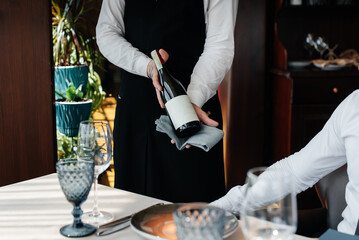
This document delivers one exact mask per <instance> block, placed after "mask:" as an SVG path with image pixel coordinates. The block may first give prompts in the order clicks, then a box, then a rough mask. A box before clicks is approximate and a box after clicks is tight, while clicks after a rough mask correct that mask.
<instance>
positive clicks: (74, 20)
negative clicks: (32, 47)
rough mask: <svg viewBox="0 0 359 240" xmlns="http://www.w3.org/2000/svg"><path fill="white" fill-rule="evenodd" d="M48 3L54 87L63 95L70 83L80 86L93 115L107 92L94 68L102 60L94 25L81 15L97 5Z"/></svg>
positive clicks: (66, 0)
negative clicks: (50, 11)
mask: <svg viewBox="0 0 359 240" xmlns="http://www.w3.org/2000/svg"><path fill="white" fill-rule="evenodd" d="M51 3H52V16H53V18H52V36H53V60H54V65H55V76H54V81H55V90H56V91H58V92H60V93H61V94H63V95H64V94H65V92H66V91H67V89H68V88H69V84H70V83H72V84H73V85H74V87H75V88H76V89H78V88H80V90H81V92H83V94H84V96H85V97H87V98H89V99H92V100H93V101H92V111H91V116H92V114H93V113H94V112H95V111H96V110H97V109H98V108H99V107H101V105H102V102H103V100H104V99H105V95H106V93H105V92H104V91H103V89H102V87H101V78H100V76H99V74H98V73H97V72H96V71H95V69H94V68H95V66H96V67H100V66H101V60H102V57H101V55H100V54H99V51H98V48H97V46H96V43H95V38H94V37H93V36H94V35H95V32H94V26H92V28H91V26H89V24H88V21H87V20H86V19H85V18H84V16H85V14H86V13H89V12H91V11H92V10H94V9H96V8H95V5H94V4H95V1H92V0H52V1H51ZM91 29H93V30H92V31H91ZM58 98H59V96H56V99H58Z"/></svg>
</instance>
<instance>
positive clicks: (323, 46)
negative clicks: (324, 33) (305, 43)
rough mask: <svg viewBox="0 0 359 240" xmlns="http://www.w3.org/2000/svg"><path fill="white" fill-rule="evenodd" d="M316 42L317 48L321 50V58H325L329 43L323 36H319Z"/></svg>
mask: <svg viewBox="0 0 359 240" xmlns="http://www.w3.org/2000/svg"><path fill="white" fill-rule="evenodd" d="M315 43H316V44H315V49H316V50H317V51H318V52H319V54H320V58H321V59H323V56H324V52H325V51H327V50H328V48H329V45H328V43H327V42H326V41H325V40H324V39H323V38H322V37H318V38H317V39H316V40H315Z"/></svg>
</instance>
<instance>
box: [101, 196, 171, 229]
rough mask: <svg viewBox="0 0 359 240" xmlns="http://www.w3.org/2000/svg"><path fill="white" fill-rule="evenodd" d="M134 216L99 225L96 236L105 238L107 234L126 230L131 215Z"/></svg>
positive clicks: (159, 204) (158, 204)
mask: <svg viewBox="0 0 359 240" xmlns="http://www.w3.org/2000/svg"><path fill="white" fill-rule="evenodd" d="M161 205H164V203H157V204H154V205H151V206H149V207H147V208H145V209H143V210H146V209H148V208H151V207H154V206H161ZM143 210H141V211H143ZM135 214H136V213H133V214H131V215H128V216H126V217H123V218H120V219H117V220H114V221H112V222H109V223H106V224H103V225H100V226H99V227H98V231H97V233H96V235H97V236H105V235H108V234H111V233H114V232H118V231H120V230H122V229H125V228H127V227H128V226H130V220H131V218H132V217H133V215H135Z"/></svg>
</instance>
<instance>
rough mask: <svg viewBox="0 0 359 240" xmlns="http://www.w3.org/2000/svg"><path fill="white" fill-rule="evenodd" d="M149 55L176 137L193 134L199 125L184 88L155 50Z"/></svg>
mask: <svg viewBox="0 0 359 240" xmlns="http://www.w3.org/2000/svg"><path fill="white" fill-rule="evenodd" d="M151 56H152V59H153V60H154V62H155V64H156V68H157V71H158V75H159V81H160V84H161V86H162V91H161V98H162V101H163V103H164V104H165V108H166V111H167V114H168V116H169V117H170V119H171V122H172V124H173V127H174V129H175V132H176V135H177V136H178V137H188V136H191V135H193V134H194V133H196V132H197V131H198V130H199V129H200V127H201V126H200V122H199V119H198V117H197V114H196V112H195V110H194V108H193V105H192V103H191V101H190V99H189V97H188V96H187V93H186V90H185V88H184V87H183V85H182V84H181V82H180V81H178V80H177V79H176V78H174V77H173V76H172V75H171V74H170V73H169V71H168V70H167V68H166V66H165V64H164V61H163V59H162V58H161V55H160V54H159V53H158V51H157V50H153V51H152V52H151Z"/></svg>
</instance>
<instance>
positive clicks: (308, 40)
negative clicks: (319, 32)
mask: <svg viewBox="0 0 359 240" xmlns="http://www.w3.org/2000/svg"><path fill="white" fill-rule="evenodd" d="M315 45H316V43H315V40H314V34H313V33H308V34H307V36H306V37H305V41H304V48H305V49H306V50H307V51H308V52H309V58H310V59H312V57H313V51H314V50H315Z"/></svg>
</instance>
